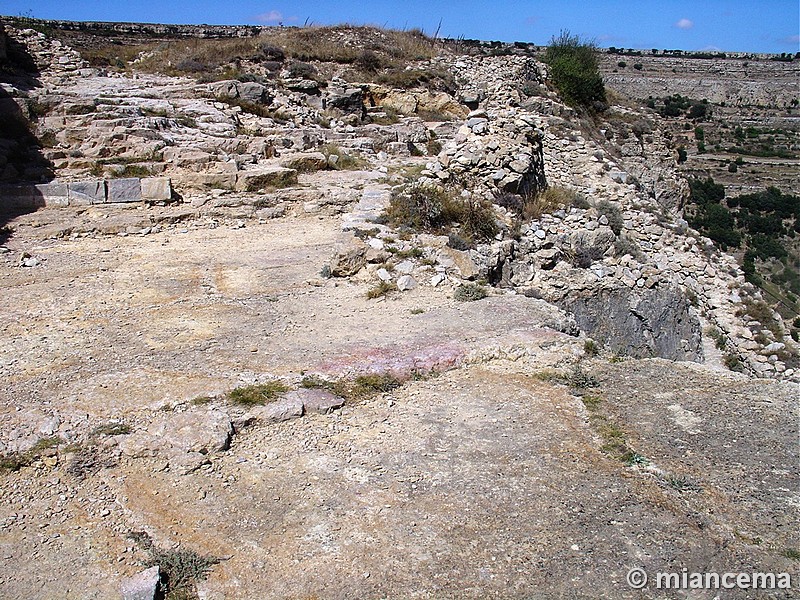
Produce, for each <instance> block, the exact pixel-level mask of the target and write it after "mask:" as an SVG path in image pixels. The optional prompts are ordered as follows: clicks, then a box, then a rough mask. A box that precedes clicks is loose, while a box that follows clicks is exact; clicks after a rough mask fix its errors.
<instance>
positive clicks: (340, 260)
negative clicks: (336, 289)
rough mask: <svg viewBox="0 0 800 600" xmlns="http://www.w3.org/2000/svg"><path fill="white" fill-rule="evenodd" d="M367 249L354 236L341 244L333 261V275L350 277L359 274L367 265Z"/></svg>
mask: <svg viewBox="0 0 800 600" xmlns="http://www.w3.org/2000/svg"><path fill="white" fill-rule="evenodd" d="M367 247H368V246H367V245H366V244H365V243H364V242H362V241H361V240H360V239H358V238H357V237H355V236H354V235H351V236H350V237H349V238H347V239H346V240H344V241H342V242H340V243H339V244H338V246H337V248H336V252H335V254H334V255H333V258H332V259H331V275H333V276H334V277H350V276H351V275H355V274H356V273H358V272H359V271H360V270H361V269H362V268H363V267H364V265H366V264H367Z"/></svg>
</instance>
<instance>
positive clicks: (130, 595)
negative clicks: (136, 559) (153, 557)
mask: <svg viewBox="0 0 800 600" xmlns="http://www.w3.org/2000/svg"><path fill="white" fill-rule="evenodd" d="M160 582H161V572H160V569H159V567H158V565H155V566H153V567H150V568H149V569H147V570H145V571H142V572H141V573H137V574H136V575H134V576H133V577H129V578H127V579H124V580H123V581H122V585H121V586H120V587H121V589H120V591H121V592H122V600H153V599H154V598H155V597H156V593H157V592H158V588H159V583H160Z"/></svg>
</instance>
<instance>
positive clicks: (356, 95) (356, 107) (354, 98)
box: [322, 86, 367, 119]
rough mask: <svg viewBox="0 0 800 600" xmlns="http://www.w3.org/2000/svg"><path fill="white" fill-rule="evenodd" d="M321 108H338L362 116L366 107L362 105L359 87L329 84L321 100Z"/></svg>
mask: <svg viewBox="0 0 800 600" xmlns="http://www.w3.org/2000/svg"><path fill="white" fill-rule="evenodd" d="M322 106H323V108H326V109H327V108H338V109H339V110H341V111H342V112H345V113H348V114H353V115H357V116H359V117H360V118H362V119H363V118H364V116H365V115H366V114H367V109H366V108H365V107H364V93H363V92H362V91H361V88H344V87H338V86H331V87H329V88H328V90H327V92H326V93H325V97H324V98H323V100H322Z"/></svg>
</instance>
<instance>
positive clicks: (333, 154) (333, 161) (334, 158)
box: [320, 144, 367, 171]
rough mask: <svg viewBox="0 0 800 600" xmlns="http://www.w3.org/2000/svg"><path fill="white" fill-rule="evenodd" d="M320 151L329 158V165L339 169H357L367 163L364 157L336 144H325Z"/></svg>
mask: <svg viewBox="0 0 800 600" xmlns="http://www.w3.org/2000/svg"><path fill="white" fill-rule="evenodd" d="M320 152H322V153H323V154H324V155H325V158H327V159H328V166H329V167H330V168H331V169H335V170H337V171H357V170H359V169H363V168H364V167H365V166H366V164H367V161H366V160H364V159H363V158H361V157H358V156H353V155H352V154H348V153H347V152H345V151H344V150H342V149H341V148H340V147H339V146H337V145H336V144H325V145H323V146H322V147H321V148H320Z"/></svg>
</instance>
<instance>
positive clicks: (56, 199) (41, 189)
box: [34, 183, 69, 206]
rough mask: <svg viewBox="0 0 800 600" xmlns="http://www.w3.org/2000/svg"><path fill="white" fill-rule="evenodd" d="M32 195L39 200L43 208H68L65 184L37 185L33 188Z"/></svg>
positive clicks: (67, 194) (67, 192)
mask: <svg viewBox="0 0 800 600" xmlns="http://www.w3.org/2000/svg"><path fill="white" fill-rule="evenodd" d="M34 195H35V196H36V197H37V198H41V202H42V204H43V205H44V206H69V191H68V188H67V184H66V183H39V184H37V185H35V186H34Z"/></svg>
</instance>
